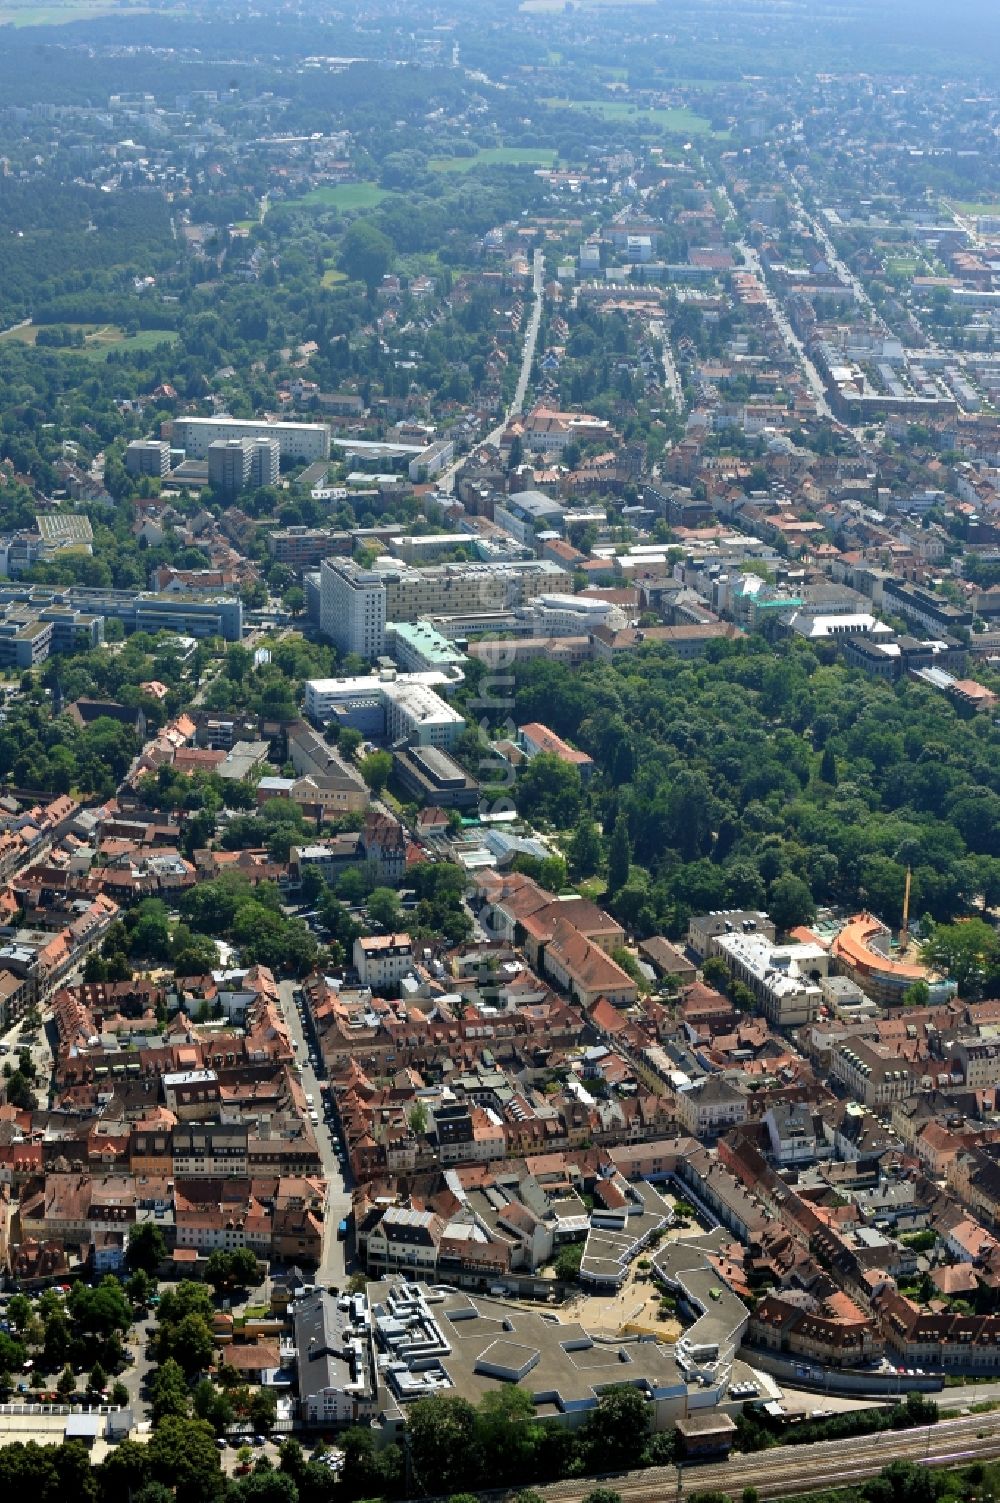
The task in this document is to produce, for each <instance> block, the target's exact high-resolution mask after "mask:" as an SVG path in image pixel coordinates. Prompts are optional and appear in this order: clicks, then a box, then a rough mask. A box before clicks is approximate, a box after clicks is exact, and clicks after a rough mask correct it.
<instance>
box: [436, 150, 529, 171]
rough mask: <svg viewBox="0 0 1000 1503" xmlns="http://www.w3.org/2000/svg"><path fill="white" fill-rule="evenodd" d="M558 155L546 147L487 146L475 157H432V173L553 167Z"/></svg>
mask: <svg viewBox="0 0 1000 1503" xmlns="http://www.w3.org/2000/svg"><path fill="white" fill-rule="evenodd" d="M555 159H556V154H555V152H554V151H552V150H551V149H550V148H549V147H546V146H487V147H483V148H482V150H480V151H479V152H478V153H477V154H476V156H474V157H432V158H431V160H430V162H429V163H428V165H429V167H430V168H431V171H432V172H471V171H472V169H473V167H551V166H552V164H553V163H554V162H555Z"/></svg>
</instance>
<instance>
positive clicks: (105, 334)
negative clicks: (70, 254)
mask: <svg viewBox="0 0 1000 1503" xmlns="http://www.w3.org/2000/svg"><path fill="white" fill-rule="evenodd" d="M64 327H66V328H67V329H79V330H80V331H81V333H82V334H83V337H84V339H85V341H86V343H85V344H84V346H83V348H82V349H74V348H73V347H72V346H70V345H63V346H55V345H53V346H51V347H50V348H52V349H53V351H54V353H55V354H57V355H84V356H86V357H87V358H88V359H96V360H104V359H105V358H106V356H107V353H108V351H109V350H114V349H125V348H127V349H130V350H151V349H154V348H155V346H156V345H158V344H163V343H164V341H166V342H167V343H168V344H172V343H173V341H174V340H175V339H176V338H177V333H176V331H175V330H173V329H140V330H139V332H138V334H133V335H132V336H131V338H129V337H126V335H125V333H124V331H123V330H122V329H120V328H119V327H118V325H117V324H74V323H67V324H66V325H65V326H64ZM38 332H39V325H38V324H26V325H25V326H24V327H23V328H21V329H8V330H7V331H6V332H5V333H4V334H0V340H6V341H7V342H8V343H16V344H36V343H37V341H38Z"/></svg>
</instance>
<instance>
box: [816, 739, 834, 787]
mask: <svg viewBox="0 0 1000 1503" xmlns="http://www.w3.org/2000/svg"><path fill="white" fill-rule="evenodd" d="M819 775H820V778H821V779H822V780H823V782H824V783H830V784H832V785H834V786H835V785H836V782H837V758H836V757H835V756H834V754H833V747H832V746H831V745H830V743H829V741H828V742H827V743H826V745H825V746H824V748H823V756H822V758H821V760H820V764H819Z"/></svg>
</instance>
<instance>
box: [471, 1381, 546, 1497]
mask: <svg viewBox="0 0 1000 1503" xmlns="http://www.w3.org/2000/svg"><path fill="white" fill-rule="evenodd" d="M541 1437H542V1429H541V1426H540V1425H538V1424H536V1423H535V1406H534V1403H533V1401H532V1398H531V1395H530V1394H528V1393H525V1391H524V1390H523V1389H521V1388H515V1387H508V1386H503V1387H500V1388H496V1389H491V1390H490V1391H489V1392H487V1393H484V1394H483V1396H482V1398H481V1399H480V1401H479V1407H478V1413H477V1416H476V1446H477V1449H478V1452H479V1465H480V1472H481V1477H482V1480H483V1481H484V1482H487V1481H488V1482H489V1483H490V1484H491V1485H492V1486H494V1487H495V1486H498V1485H500V1486H502V1485H503V1484H505V1483H511V1482H517V1481H519V1480H522V1479H523V1478H525V1477H528V1476H533V1475H537V1471H538V1468H537V1464H536V1454H537V1449H538V1445H539V1443H540V1441H541Z"/></svg>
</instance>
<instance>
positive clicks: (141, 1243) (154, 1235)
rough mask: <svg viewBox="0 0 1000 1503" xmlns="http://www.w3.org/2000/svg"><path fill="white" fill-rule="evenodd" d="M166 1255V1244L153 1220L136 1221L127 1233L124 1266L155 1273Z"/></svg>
mask: <svg viewBox="0 0 1000 1503" xmlns="http://www.w3.org/2000/svg"><path fill="white" fill-rule="evenodd" d="M166 1256H167V1244H166V1242H165V1241H164V1240H163V1233H162V1232H161V1231H160V1228H159V1227H158V1226H157V1225H156V1222H155V1221H137V1222H135V1223H134V1224H133V1226H132V1227H131V1229H130V1231H129V1234H128V1247H127V1248H126V1251H125V1263H126V1266H127V1267H128V1268H129V1269H131V1270H132V1271H133V1272H135V1271H136V1270H137V1269H141V1270H142V1272H143V1273H147V1274H155V1272H156V1270H157V1269H158V1268H159V1266H160V1264H161V1263H162V1262H163V1260H164V1258H165V1257H166Z"/></svg>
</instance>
